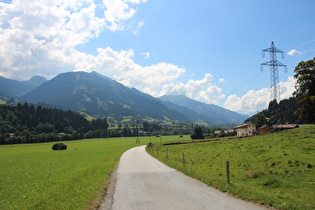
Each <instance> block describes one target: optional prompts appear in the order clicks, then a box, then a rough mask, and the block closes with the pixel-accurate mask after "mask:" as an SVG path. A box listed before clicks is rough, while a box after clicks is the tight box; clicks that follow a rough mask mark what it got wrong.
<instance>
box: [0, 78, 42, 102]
mask: <svg viewBox="0 0 315 210" xmlns="http://www.w3.org/2000/svg"><path fill="white" fill-rule="evenodd" d="M46 81H47V80H46V79H45V78H44V77H40V76H34V77H32V78H31V79H29V80H26V81H17V80H12V79H7V78H4V77H1V76H0V95H1V96H6V97H12V98H19V97H21V96H23V95H25V94H26V93H28V92H29V91H31V90H33V89H34V88H36V87H38V86H39V85H41V84H43V83H44V82H46Z"/></svg>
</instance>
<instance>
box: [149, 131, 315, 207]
mask: <svg viewBox="0 0 315 210" xmlns="http://www.w3.org/2000/svg"><path fill="white" fill-rule="evenodd" d="M314 131H315V126H314V125H312V126H306V127H301V128H296V129H291V130H286V131H283V132H278V133H272V134H269V135H257V136H254V137H247V138H241V139H240V138H234V139H233V138H220V139H212V141H208V142H199V143H197V142H196V141H180V140H177V141H172V142H176V143H177V145H168V146H167V145H163V146H159V145H160V144H159V143H158V142H157V141H156V142H153V144H154V145H155V147H151V148H150V147H149V148H148V152H149V153H150V154H151V155H152V156H154V157H155V158H157V159H159V160H160V161H162V162H164V163H165V164H167V165H169V166H171V167H173V168H175V169H177V170H179V171H182V172H183V173H185V174H187V175H189V176H192V177H194V178H196V179H198V180H200V181H202V182H204V183H206V184H208V185H210V186H212V187H215V188H217V189H220V190H222V191H224V192H228V193H229V194H233V195H235V196H236V197H239V198H243V199H245V200H250V201H255V202H257V203H260V204H263V205H266V206H270V207H275V208H276V209H301V210H302V209H303V210H304V209H314V208H315V202H314V190H315V188H314V182H315V177H314V173H315V156H314V151H315V132H314ZM164 142H165V141H164ZM179 142H182V143H186V144H178V143H179ZM169 143H170V142H169ZM157 146H158V147H159V148H158V149H157V148H156V147H157ZM184 154H185V156H184ZM183 158H185V159H184V161H183ZM228 160H229V163H230V175H231V176H230V183H228V182H227V176H226V167H225V164H224V163H225V162H226V161H228ZM183 162H184V163H185V164H183Z"/></svg>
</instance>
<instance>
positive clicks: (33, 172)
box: [0, 138, 148, 209]
mask: <svg viewBox="0 0 315 210" xmlns="http://www.w3.org/2000/svg"><path fill="white" fill-rule="evenodd" d="M135 140H136V138H115V139H89V140H79V141H69V142H64V143H65V144H67V146H68V149H67V150H63V151H53V150H52V149H51V147H52V145H53V144H54V143H40V144H21V145H13V146H11V145H1V146H0V165H1V170H0V209H84V208H88V207H93V206H97V205H98V204H99V203H98V202H99V200H100V198H101V196H102V194H103V193H104V190H106V188H107V186H108V184H109V176H110V174H111V173H112V171H113V169H114V168H115V166H116V165H117V163H118V161H119V157H120V156H121V154H122V153H123V152H124V151H126V150H127V149H129V148H131V147H134V146H136V144H135ZM140 142H141V143H143V144H145V143H147V142H148V140H147V139H142V140H141V141H140ZM138 145H139V144H138Z"/></svg>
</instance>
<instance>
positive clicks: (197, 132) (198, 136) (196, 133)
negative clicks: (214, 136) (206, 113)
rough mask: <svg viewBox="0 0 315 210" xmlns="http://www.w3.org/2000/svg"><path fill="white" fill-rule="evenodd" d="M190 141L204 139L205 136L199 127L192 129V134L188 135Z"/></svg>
mask: <svg viewBox="0 0 315 210" xmlns="http://www.w3.org/2000/svg"><path fill="white" fill-rule="evenodd" d="M190 138H191V139H204V138H205V136H204V135H203V134H202V129H201V127H199V126H197V127H195V128H194V132H193V133H192V134H191V135H190Z"/></svg>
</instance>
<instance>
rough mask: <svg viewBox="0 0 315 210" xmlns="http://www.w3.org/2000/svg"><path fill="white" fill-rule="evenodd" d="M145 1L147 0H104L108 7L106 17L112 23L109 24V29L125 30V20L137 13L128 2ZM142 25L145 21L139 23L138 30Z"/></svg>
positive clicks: (137, 2) (105, 12) (138, 2)
mask: <svg viewBox="0 0 315 210" xmlns="http://www.w3.org/2000/svg"><path fill="white" fill-rule="evenodd" d="M145 2H146V0H103V3H104V5H105V7H106V10H105V11H104V17H105V19H106V21H107V22H109V23H110V25H108V26H107V27H108V29H109V30H111V31H119V30H123V29H124V27H125V22H124V21H125V20H128V19H130V18H131V17H132V16H134V15H135V13H136V10H135V9H134V8H132V7H130V6H129V4H128V3H132V4H140V3H145ZM142 25H143V21H142V22H140V23H139V25H138V30H139V28H141V27H142ZM138 33H139V31H138Z"/></svg>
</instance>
